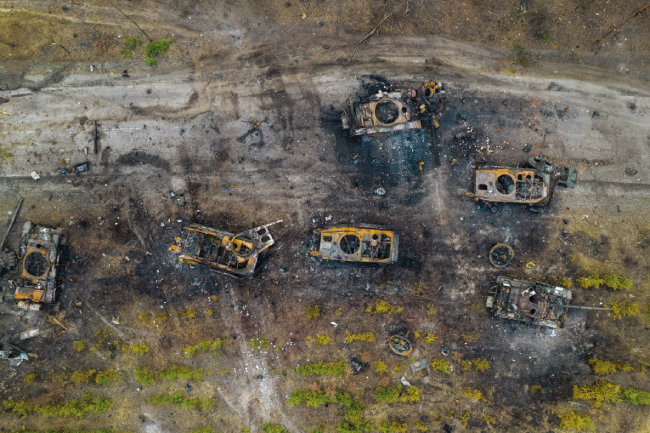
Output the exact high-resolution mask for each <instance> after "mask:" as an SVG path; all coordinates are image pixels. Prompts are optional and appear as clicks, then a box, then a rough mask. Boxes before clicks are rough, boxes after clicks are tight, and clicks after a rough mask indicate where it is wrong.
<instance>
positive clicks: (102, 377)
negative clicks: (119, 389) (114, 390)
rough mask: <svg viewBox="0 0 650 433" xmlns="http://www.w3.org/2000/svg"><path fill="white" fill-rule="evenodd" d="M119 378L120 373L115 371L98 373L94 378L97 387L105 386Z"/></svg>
mask: <svg viewBox="0 0 650 433" xmlns="http://www.w3.org/2000/svg"><path fill="white" fill-rule="evenodd" d="M119 378H120V373H118V372H117V370H105V371H98V372H97V375H96V376H95V383H96V384H98V385H107V384H109V383H110V382H112V381H114V380H117V379H119Z"/></svg>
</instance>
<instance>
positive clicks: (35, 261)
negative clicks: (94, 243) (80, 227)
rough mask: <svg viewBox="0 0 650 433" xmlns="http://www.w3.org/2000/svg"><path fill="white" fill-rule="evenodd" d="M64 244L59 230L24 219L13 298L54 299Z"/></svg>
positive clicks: (39, 300)
mask: <svg viewBox="0 0 650 433" xmlns="http://www.w3.org/2000/svg"><path fill="white" fill-rule="evenodd" d="M64 244H65V237H64V234H63V231H62V230H59V229H51V228H48V227H41V226H35V225H34V224H33V223H32V222H31V221H27V222H25V224H24V225H23V231H22V236H21V239H20V248H19V253H20V261H19V268H18V275H17V279H16V281H15V282H14V285H15V288H16V291H15V296H14V298H15V299H16V300H18V301H21V300H22V301H30V302H37V303H53V302H54V301H55V300H56V291H57V288H58V286H59V283H60V282H59V272H60V266H61V256H62V247H63V245H64Z"/></svg>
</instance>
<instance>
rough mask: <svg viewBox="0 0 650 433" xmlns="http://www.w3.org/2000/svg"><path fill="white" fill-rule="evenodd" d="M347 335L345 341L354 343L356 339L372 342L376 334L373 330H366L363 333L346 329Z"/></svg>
mask: <svg viewBox="0 0 650 433" xmlns="http://www.w3.org/2000/svg"><path fill="white" fill-rule="evenodd" d="M345 332H346V334H347V336H346V337H345V341H346V343H348V344H352V343H354V342H355V341H365V342H368V343H372V342H374V341H375V334H373V333H372V332H365V333H363V334H351V333H350V331H345Z"/></svg>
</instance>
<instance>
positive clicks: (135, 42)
mask: <svg viewBox="0 0 650 433" xmlns="http://www.w3.org/2000/svg"><path fill="white" fill-rule="evenodd" d="M140 45H142V39H140V38H138V37H130V38H126V39H124V46H125V47H126V48H128V49H129V50H131V51H133V50H135V49H136V48H138V47H139V46H140Z"/></svg>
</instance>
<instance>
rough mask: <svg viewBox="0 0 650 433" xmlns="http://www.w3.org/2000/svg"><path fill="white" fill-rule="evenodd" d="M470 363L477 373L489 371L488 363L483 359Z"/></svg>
mask: <svg viewBox="0 0 650 433" xmlns="http://www.w3.org/2000/svg"><path fill="white" fill-rule="evenodd" d="M472 362H473V363H474V367H476V370H477V371H487V370H489V369H490V361H488V360H487V359H485V358H483V359H481V358H476V359H474V360H473V361H472Z"/></svg>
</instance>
